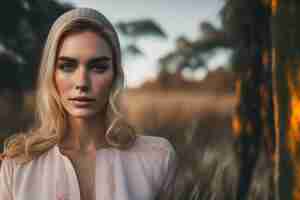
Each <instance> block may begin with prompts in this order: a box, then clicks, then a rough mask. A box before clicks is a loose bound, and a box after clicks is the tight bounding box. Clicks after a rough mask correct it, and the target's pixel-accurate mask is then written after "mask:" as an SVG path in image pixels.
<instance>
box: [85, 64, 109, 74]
mask: <svg viewBox="0 0 300 200" xmlns="http://www.w3.org/2000/svg"><path fill="white" fill-rule="evenodd" d="M108 68H109V65H107V64H94V65H91V66H90V69H91V70H93V71H95V72H99V73H102V72H105V71H106V70H107V69H108Z"/></svg>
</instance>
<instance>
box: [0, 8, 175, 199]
mask: <svg viewBox="0 0 300 200" xmlns="http://www.w3.org/2000/svg"><path fill="white" fill-rule="evenodd" d="M123 81H124V77H123V70H122V66H121V52H120V44H119V40H118V36H117V33H116V31H115V29H114V28H113V26H112V25H111V23H110V22H109V21H108V20H107V19H106V18H105V17H104V16H103V15H102V14H100V13H99V12H98V11H96V10H94V9H90V8H77V9H73V10H71V11H68V12H67V13H65V14H63V15H62V16H61V17H59V18H58V19H57V20H56V22H55V23H54V24H53V26H52V27H51V30H50V32H49V35H48V38H47V41H46V44H45V48H44V52H43V57H42V61H41V66H40V73H39V82H38V91H37V99H36V103H37V120H36V125H35V126H34V128H33V129H32V130H31V131H30V132H29V133H24V134H17V135H15V136H14V137H12V138H9V139H7V141H6V142H5V147H4V152H3V155H2V157H4V158H3V162H2V166H1V170H0V199H1V200H2V199H3V200H67V199H68V200H152V199H156V198H158V196H160V195H161V194H163V196H164V195H165V196H168V195H169V194H170V193H171V192H172V188H173V187H172V183H173V179H174V177H175V176H174V175H175V171H176V170H175V168H176V154H175V151H174V148H173V147H172V145H171V144H170V143H169V142H168V141H167V140H166V139H163V138H160V137H151V136H142V135H137V134H136V133H135V131H134V129H133V128H131V126H130V125H129V124H127V123H126V120H124V119H123V118H122V115H121V113H120V112H119V108H118V101H119V94H120V92H121V91H122V88H123Z"/></svg>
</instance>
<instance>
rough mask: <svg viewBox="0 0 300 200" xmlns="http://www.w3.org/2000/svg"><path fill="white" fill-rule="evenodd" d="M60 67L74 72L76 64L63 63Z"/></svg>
mask: <svg viewBox="0 0 300 200" xmlns="http://www.w3.org/2000/svg"><path fill="white" fill-rule="evenodd" d="M58 68H59V69H60V70H62V71H64V72H72V71H73V70H74V69H75V66H74V64H73V63H61V64H59V65H58Z"/></svg>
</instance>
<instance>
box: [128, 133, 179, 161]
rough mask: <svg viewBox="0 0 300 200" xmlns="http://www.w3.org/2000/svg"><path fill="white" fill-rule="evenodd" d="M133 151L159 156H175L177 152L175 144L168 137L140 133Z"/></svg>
mask: <svg viewBox="0 0 300 200" xmlns="http://www.w3.org/2000/svg"><path fill="white" fill-rule="evenodd" d="M132 151H134V152H139V153H151V154H152V155H159V156H163V155H167V156H174V155H175V154H176V153H175V149H174V146H173V145H172V144H171V142H170V141H169V140H168V139H166V138H163V137H159V136H149V135H138V136H137V139H136V142H135V145H134V146H133V148H132Z"/></svg>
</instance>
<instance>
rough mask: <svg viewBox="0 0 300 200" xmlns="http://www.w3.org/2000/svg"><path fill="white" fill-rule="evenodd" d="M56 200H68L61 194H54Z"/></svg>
mask: <svg viewBox="0 0 300 200" xmlns="http://www.w3.org/2000/svg"><path fill="white" fill-rule="evenodd" d="M56 200H68V198H67V197H66V196H65V195H64V194H61V193H58V194H56Z"/></svg>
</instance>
